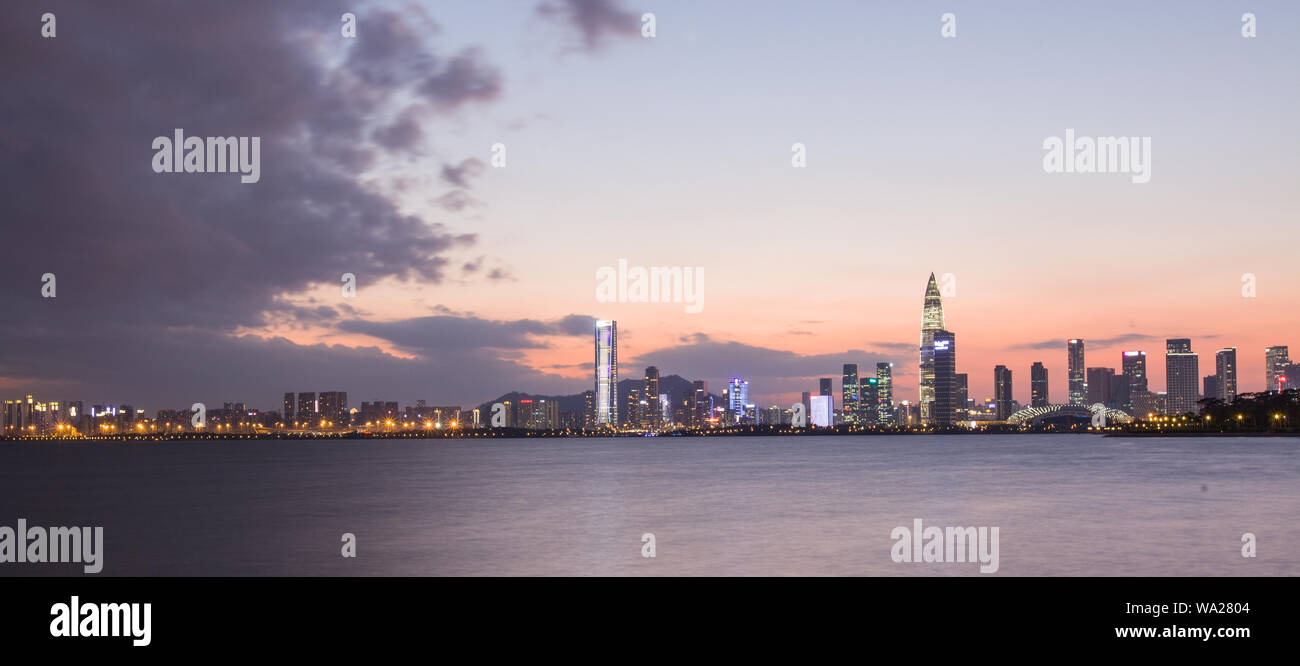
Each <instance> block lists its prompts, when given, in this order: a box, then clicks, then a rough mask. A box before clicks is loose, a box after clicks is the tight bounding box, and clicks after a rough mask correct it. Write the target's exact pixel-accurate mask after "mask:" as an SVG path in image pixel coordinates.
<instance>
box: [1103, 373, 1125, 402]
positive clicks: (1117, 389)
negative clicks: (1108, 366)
mask: <svg viewBox="0 0 1300 666" xmlns="http://www.w3.org/2000/svg"><path fill="white" fill-rule="evenodd" d="M1108 377H1109V379H1110V392H1109V393H1108V394H1107V395H1108V397H1109V398H1110V399H1109V400H1107V401H1106V406H1107V407H1110V408H1111V409H1126V406H1127V405H1128V404H1129V395H1128V377H1125V376H1124V374H1123V373H1120V374H1118V375H1117V374H1114V371H1113V370H1112V371H1111V374H1110V375H1108Z"/></svg>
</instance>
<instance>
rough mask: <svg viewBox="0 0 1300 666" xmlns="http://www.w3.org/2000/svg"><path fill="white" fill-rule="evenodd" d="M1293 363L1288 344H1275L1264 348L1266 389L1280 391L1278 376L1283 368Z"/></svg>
mask: <svg viewBox="0 0 1300 666" xmlns="http://www.w3.org/2000/svg"><path fill="white" fill-rule="evenodd" d="M1290 364H1291V356H1290V351H1289V350H1288V349H1287V346H1286V345H1273V346H1272V347H1268V348H1266V349H1265V350H1264V390H1265V391H1279V390H1281V389H1280V388H1279V387H1278V382H1277V378H1278V376H1279V375H1281V374H1282V368H1285V367H1286V366H1288V365H1290Z"/></svg>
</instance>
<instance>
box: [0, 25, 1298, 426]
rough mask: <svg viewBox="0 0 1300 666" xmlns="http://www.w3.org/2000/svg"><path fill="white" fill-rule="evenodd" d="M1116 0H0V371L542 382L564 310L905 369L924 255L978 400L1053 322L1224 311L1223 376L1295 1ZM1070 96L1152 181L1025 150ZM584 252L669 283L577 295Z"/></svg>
mask: <svg viewBox="0 0 1300 666" xmlns="http://www.w3.org/2000/svg"><path fill="white" fill-rule="evenodd" d="M1132 4H1133V3H1123V2H1095V3H1087V4H1086V5H1066V4H1064V3H1061V4H1056V3H1037V2H999V3H973V2H955V1H950V2H940V3H930V2H808V3H788V2H738V1H737V2H730V1H717V2H708V3H699V2H638V3H637V4H633V3H631V2H620V1H617V0H515V1H510V2H494V1H491V0H484V1H478V2H439V3H418V4H410V3H391V2H339V1H336V0H310V1H308V0H290V1H280V2H275V3H266V2H252V1H248V2H241V1H236V2H225V3H207V4H201V5H200V4H191V3H168V2H135V1H133V2H129V3H114V5H113V6H112V7H106V6H104V5H103V3H94V2H58V1H50V2H41V3H34V2H25V1H24V2H17V3H11V4H10V5H9V6H8V7H7V8H6V10H5V12H4V15H3V17H0V58H3V62H4V63H5V66H4V67H3V68H0V89H2V90H4V94H3V96H0V118H2V119H3V122H2V123H0V196H2V198H3V200H4V201H5V206H4V208H3V213H4V214H3V225H4V229H5V230H6V231H7V232H8V233H5V235H4V240H3V241H2V242H0V296H2V297H3V302H4V303H5V304H6V308H5V310H6V315H7V316H5V317H0V395H3V397H5V398H10V399H11V398H17V397H20V396H23V395H26V394H34V395H36V396H37V399H42V400H84V401H86V402H87V403H88V404H107V403H115V404H132V405H135V406H138V407H141V408H145V409H148V410H151V411H152V410H156V409H164V408H172V409H175V408H183V407H188V406H189V404H191V403H192V402H196V401H202V402H206V403H209V404H218V403H221V402H226V401H241V402H247V403H249V404H251V405H256V406H260V407H263V408H275V407H277V406H278V403H279V399H280V396H281V394H282V393H283V392H286V391H295V392H296V391H328V390H344V391H347V392H348V393H349V398H350V400H351V401H352V402H353V403H358V404H359V403H360V402H361V401H362V400H373V399H382V400H396V401H399V402H401V403H402V404H412V403H414V401H415V400H418V399H425V400H428V401H430V403H431V404H461V405H473V404H477V403H479V402H481V401H485V400H489V399H492V398H495V397H497V396H499V395H501V394H503V393H506V392H508V391H513V390H519V391H525V392H530V393H543V394H547V393H574V392H578V391H582V390H586V389H588V388H591V385H592V359H593V350H592V321H593V320H594V319H596V318H600V319H615V320H617V321H618V327H619V342H620V349H619V356H620V365H621V368H620V370H621V372H620V376H621V377H639V376H641V374H642V373H643V371H644V368H645V366H647V365H656V366H658V367H659V368H660V370H661V372H662V373H663V374H665V375H666V374H679V375H682V376H683V377H686V378H688V379H706V380H708V381H709V382H710V386H711V387H717V388H715V391H718V390H720V387H721V386H722V384H723V383H724V382H725V381H726V379H728V378H730V377H732V376H741V377H744V378H746V379H748V380H749V381H750V387H751V388H750V390H751V396H752V397H753V398H754V400H755V402H757V403H759V404H761V405H764V406H766V405H768V404H773V403H780V404H789V403H791V402H793V401H795V400H796V399H797V397H798V394H799V392H801V391H809V390H811V391H815V390H816V387H817V378H818V377H835V378H836V389H837V391H838V388H839V381H838V377H839V373H840V369H841V366H842V364H844V363H859V364H860V365H862V366H863V367H864V368H866V367H872V366H874V364H875V363H876V362H880V361H889V362H893V363H894V374H895V378H896V380H895V385H896V389H895V391H896V393H895V397H896V399H897V400H902V399H909V398H910V399H913V400H914V399H915V393H916V362H917V351H916V346H917V343H918V338H919V328H920V318H921V304H922V298H923V295H924V290H925V285H926V280H927V278H928V277H929V274H930V273H931V272H934V273H935V274H936V275H939V276H945V275H947V276H950V281H949V284H950V285H952V287H953V288H954V289H955V291H954V292H950V294H949V295H948V296H947V297H945V299H944V308H945V314H946V316H947V326H948V329H949V330H951V331H953V332H954V333H955V334H956V336H957V350H958V351H957V363H958V371H959V372H965V373H967V374H968V375H969V383H970V395H971V397H974V398H976V399H983V398H985V397H989V396H991V394H992V383H993V378H992V375H993V367H994V366H995V365H998V364H1002V365H1006V366H1008V367H1010V368H1011V369H1012V371H1013V377H1014V383H1015V391H1014V395H1015V397H1016V398H1017V399H1018V400H1020V401H1021V402H1027V401H1028V393H1029V382H1028V372H1029V366H1030V364H1032V363H1033V362H1034V361H1042V362H1043V363H1044V364H1046V366H1047V367H1048V370H1049V376H1050V380H1051V384H1050V390H1051V396H1052V398H1053V400H1054V401H1062V400H1063V399H1064V397H1065V395H1066V373H1065V363H1066V358H1065V357H1066V354H1065V351H1066V343H1065V341H1066V340H1067V339H1069V338H1083V339H1085V340H1087V353H1088V356H1087V365H1088V366H1090V367H1097V366H1104V367H1113V368H1119V367H1120V352H1121V351H1123V350H1126V349H1141V350H1146V351H1147V353H1148V361H1149V364H1150V373H1151V380H1152V381H1151V385H1152V387H1153V389H1156V390H1162V389H1163V387H1164V366H1163V353H1162V352H1163V347H1164V340H1165V338H1168V337H1190V338H1192V343H1193V348H1194V350H1195V351H1197V352H1199V353H1200V355H1201V374H1202V375H1206V374H1212V372H1213V356H1214V351H1215V350H1217V349H1219V348H1222V347H1236V348H1238V362H1239V365H1240V378H1241V379H1240V390H1241V391H1254V390H1261V389H1262V388H1263V381H1264V380H1263V355H1264V348H1265V347H1267V346H1270V345H1293V344H1296V345H1300V339H1293V338H1294V335H1293V330H1294V324H1295V321H1296V317H1295V313H1296V312H1297V311H1300V307H1298V306H1300V296H1297V286H1298V285H1300V275H1298V274H1297V270H1296V268H1295V262H1294V260H1293V259H1294V254H1295V249H1296V246H1297V243H1296V241H1297V236H1298V235H1300V234H1298V232H1297V231H1296V223H1297V222H1298V221H1300V215H1298V213H1300V193H1298V192H1300V188H1297V187H1296V186H1295V184H1296V182H1297V180H1298V178H1297V176H1300V164H1298V163H1297V160H1296V155H1297V154H1298V153H1300V130H1297V127H1296V123H1295V109H1296V108H1297V106H1298V105H1297V102H1298V101H1300V99H1297V98H1298V97H1300V85H1297V83H1300V6H1296V5H1295V4H1294V3H1290V2H1150V3H1141V4H1140V5H1139V6H1132ZM46 12H51V13H53V14H54V15H55V16H56V26H57V32H56V35H55V36H54V37H53V38H45V37H42V36H41V29H42V23H43V21H42V18H41V16H42V14H44V13H46ZM347 12H350V13H353V14H354V15H355V16H356V24H355V25H356V36H355V38H347V37H344V36H343V35H342V34H341V31H340V26H341V16H342V14H344V13H347ZM646 12H650V13H653V15H654V23H655V34H654V36H653V37H652V38H651V37H646V36H644V35H643V34H642V26H643V22H642V16H643V14H645V13H646ZM1244 12H1251V13H1253V14H1254V15H1255V17H1256V30H1257V32H1256V36H1255V37H1254V38H1245V37H1243V36H1242V14H1243V13H1244ZM945 13H952V14H953V15H954V16H955V26H956V35H955V36H954V37H951V38H945V37H943V36H942V35H941V28H942V27H943V26H942V20H941V16H942V15H943V14H945ZM175 128H183V129H184V131H185V132H186V134H187V135H189V136H259V137H261V141H262V144H261V177H260V180H259V181H258V182H257V183H251V184H245V183H241V182H240V180H239V178H238V177H236V176H232V175H230V174H167V173H162V174H160V173H155V172H154V171H153V170H152V169H151V160H152V158H153V153H154V151H153V149H152V147H151V146H152V141H153V139H154V138H155V137H157V136H171V134H172V132H173V130H174V129H175ZM1067 129H1073V130H1074V131H1075V133H1076V134H1078V135H1083V136H1092V137H1108V136H1125V137H1130V136H1131V137H1149V138H1150V140H1151V146H1152V147H1151V172H1150V173H1151V180H1150V182H1149V183H1145V184H1135V183H1133V182H1131V178H1130V176H1129V174H1117V173H1111V174H1063V173H1047V172H1045V171H1044V169H1043V156H1044V147H1043V143H1044V140H1045V139H1047V138H1049V137H1059V136H1064V133H1065V131H1066V130H1067ZM795 143H801V144H803V146H804V147H805V150H806V153H805V155H806V166H804V167H802V168H796V167H794V166H793V165H792V151H791V148H792V145H793V144H795ZM494 146H498V147H504V156H505V162H504V165H503V166H496V165H494V162H493V159H494V157H498V156H499V155H500V151H499V150H494V148H493V147H494ZM620 260H625V261H626V262H627V263H628V264H629V265H631V266H643V267H651V266H667V267H679V268H683V269H685V268H690V269H692V270H694V271H697V273H698V272H699V271H702V273H703V275H704V288H703V292H702V293H703V297H704V298H703V307H702V308H701V309H700V311H699V312H686V308H685V307H684V305H683V304H682V303H640V302H602V301H600V300H598V298H597V285H598V280H597V277H596V276H597V274H598V272H599V271H600V270H601V269H602V268H603V267H613V266H617V265H618V263H619V261H620ZM47 273H51V274H53V275H54V276H55V277H56V285H57V291H56V293H55V296H54V297H53V298H47V297H45V296H44V295H43V291H42V289H43V286H44V282H43V280H44V278H43V276H44V275H45V274H47ZM347 273H350V274H352V275H354V276H355V277H356V291H355V295H352V296H347V295H344V294H343V291H342V289H341V276H343V275H344V274H347ZM1245 274H1250V275H1252V276H1254V277H1253V279H1252V284H1253V285H1254V294H1253V296H1247V295H1245V294H1244V292H1243V275H1245Z"/></svg>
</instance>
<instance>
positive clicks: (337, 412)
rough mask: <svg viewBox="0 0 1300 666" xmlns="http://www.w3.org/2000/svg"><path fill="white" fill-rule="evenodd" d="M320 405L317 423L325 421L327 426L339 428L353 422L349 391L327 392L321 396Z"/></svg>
mask: <svg viewBox="0 0 1300 666" xmlns="http://www.w3.org/2000/svg"><path fill="white" fill-rule="evenodd" d="M319 404H320V410H319V412H320V413H319V414H317V419H318V420H317V423H319V422H320V421H325V422H326V424H325V425H326V426H328V427H333V428H338V427H343V426H346V425H348V424H349V423H350V422H351V415H350V414H349V413H348V393H347V391H325V392H323V393H321V394H320V400H319Z"/></svg>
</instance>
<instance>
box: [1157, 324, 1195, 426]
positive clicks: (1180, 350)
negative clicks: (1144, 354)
mask: <svg viewBox="0 0 1300 666" xmlns="http://www.w3.org/2000/svg"><path fill="white" fill-rule="evenodd" d="M1199 366H1200V359H1199V357H1198V356H1197V355H1196V353H1195V352H1193V351H1192V341H1191V339H1189V338H1171V339H1169V340H1166V341H1165V399H1166V401H1167V404H1166V406H1165V409H1166V413H1167V414H1169V415H1174V416H1176V415H1178V414H1183V413H1186V412H1195V411H1197V404H1196V401H1197V399H1198V397H1199V396H1198V391H1197V390H1198V389H1199V388H1200V387H1199V386H1198V384H1199V383H1200V382H1199V381H1198V380H1200V378H1201V377H1200V372H1199V371H1200V367H1199Z"/></svg>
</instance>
